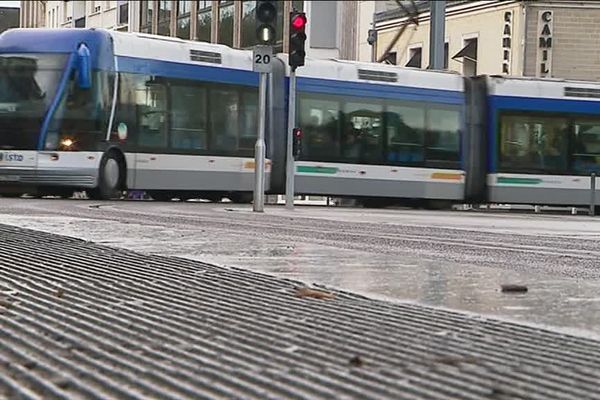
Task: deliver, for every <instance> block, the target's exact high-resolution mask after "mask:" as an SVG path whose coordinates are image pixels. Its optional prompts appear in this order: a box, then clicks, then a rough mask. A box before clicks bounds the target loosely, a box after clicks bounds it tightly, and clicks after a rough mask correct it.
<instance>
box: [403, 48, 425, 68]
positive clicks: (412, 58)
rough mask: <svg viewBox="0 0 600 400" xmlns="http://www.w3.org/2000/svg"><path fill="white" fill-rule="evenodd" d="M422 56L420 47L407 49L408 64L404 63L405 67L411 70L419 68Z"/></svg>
mask: <svg viewBox="0 0 600 400" xmlns="http://www.w3.org/2000/svg"><path fill="white" fill-rule="evenodd" d="M422 54H423V48H422V47H413V48H412V49H408V62H407V63H406V66H407V67H413V68H421V58H422Z"/></svg>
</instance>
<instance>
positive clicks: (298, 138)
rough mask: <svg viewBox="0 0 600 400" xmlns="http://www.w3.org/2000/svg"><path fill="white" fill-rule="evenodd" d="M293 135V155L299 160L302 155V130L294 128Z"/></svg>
mask: <svg viewBox="0 0 600 400" xmlns="http://www.w3.org/2000/svg"><path fill="white" fill-rule="evenodd" d="M292 135H293V137H292V140H293V141H292V155H293V156H294V158H295V159H298V157H300V156H301V155H302V136H303V134H302V129H300V128H294V129H293V131H292Z"/></svg>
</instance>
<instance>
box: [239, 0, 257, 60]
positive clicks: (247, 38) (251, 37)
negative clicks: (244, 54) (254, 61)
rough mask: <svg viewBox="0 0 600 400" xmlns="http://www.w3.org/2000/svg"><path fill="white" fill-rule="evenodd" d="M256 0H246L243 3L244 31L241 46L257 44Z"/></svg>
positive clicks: (246, 46)
mask: <svg viewBox="0 0 600 400" xmlns="http://www.w3.org/2000/svg"><path fill="white" fill-rule="evenodd" d="M255 10H256V1H244V2H243V3H242V31H241V36H240V39H241V40H240V46H241V47H242V48H243V49H244V48H248V47H252V46H254V45H255V44H256V13H255Z"/></svg>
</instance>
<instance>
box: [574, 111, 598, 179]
mask: <svg viewBox="0 0 600 400" xmlns="http://www.w3.org/2000/svg"><path fill="white" fill-rule="evenodd" d="M573 130H574V132H573V133H574V140H575V143H574V153H573V169H574V170H575V172H583V173H591V172H600V121H599V120H598V119H584V118H581V119H576V120H575V121H574V122H573Z"/></svg>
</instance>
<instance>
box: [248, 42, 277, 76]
mask: <svg viewBox="0 0 600 400" xmlns="http://www.w3.org/2000/svg"><path fill="white" fill-rule="evenodd" d="M272 61H273V47H271V46H255V47H254V52H253V53H252V66H253V67H252V70H253V71H254V72H271V69H272V66H271V62H272Z"/></svg>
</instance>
